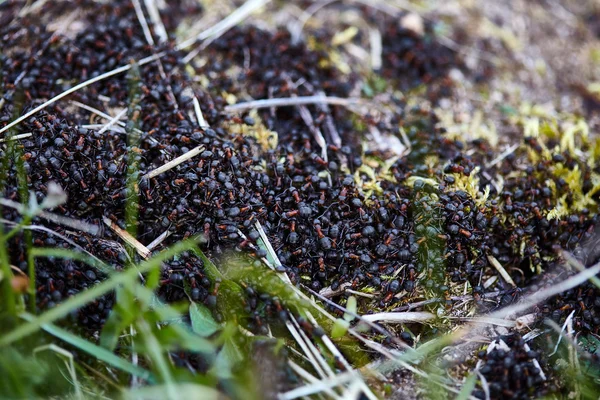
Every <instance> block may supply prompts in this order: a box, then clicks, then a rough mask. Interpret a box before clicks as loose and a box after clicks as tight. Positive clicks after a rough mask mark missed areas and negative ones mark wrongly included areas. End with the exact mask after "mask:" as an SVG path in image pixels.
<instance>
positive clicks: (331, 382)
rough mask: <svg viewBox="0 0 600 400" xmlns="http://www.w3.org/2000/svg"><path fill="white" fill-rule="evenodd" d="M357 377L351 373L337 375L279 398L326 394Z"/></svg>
mask: <svg viewBox="0 0 600 400" xmlns="http://www.w3.org/2000/svg"><path fill="white" fill-rule="evenodd" d="M353 378H355V375H354V374H352V373H350V372H344V373H342V374H339V375H336V376H334V377H332V378H329V379H326V380H325V379H324V380H322V381H317V382H314V383H310V384H308V385H304V386H300V387H298V388H296V389H292V390H290V391H289V392H285V393H282V394H280V395H279V396H278V397H279V399H281V400H292V399H296V398H298V397H304V396H310V395H312V394H316V393H320V392H325V391H326V389H332V388H334V387H336V386H340V385H343V384H346V383H349V382H351V381H352V379H353ZM336 397H337V398H339V396H336Z"/></svg>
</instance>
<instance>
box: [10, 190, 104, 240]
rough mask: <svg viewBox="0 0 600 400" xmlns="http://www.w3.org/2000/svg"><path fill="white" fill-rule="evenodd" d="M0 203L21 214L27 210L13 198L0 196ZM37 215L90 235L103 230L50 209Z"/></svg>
mask: <svg viewBox="0 0 600 400" xmlns="http://www.w3.org/2000/svg"><path fill="white" fill-rule="evenodd" d="M0 204H1V205H3V206H5V207H9V208H12V209H14V210H16V211H17V212H18V213H19V214H21V215H25V213H26V211H27V210H26V208H25V207H24V206H23V205H22V204H20V203H17V202H15V201H12V200H8V199H1V198H0ZM36 216H37V217H41V218H43V219H45V220H47V221H50V222H54V223H55V224H57V225H62V226H66V227H69V228H73V229H76V230H78V231H82V232H86V233H89V234H90V235H94V236H99V235H100V232H101V229H100V227H99V226H97V225H93V224H89V223H87V222H83V221H79V220H76V219H73V218H69V217H64V216H62V215H57V214H53V213H51V212H48V211H42V212H40V213H39V214H37V215H36Z"/></svg>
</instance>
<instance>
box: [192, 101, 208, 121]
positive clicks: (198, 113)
mask: <svg viewBox="0 0 600 400" xmlns="http://www.w3.org/2000/svg"><path fill="white" fill-rule="evenodd" d="M193 101H194V111H195V112H196V119H197V120H198V126H199V127H200V128H202V129H206V128H209V127H210V126H209V125H208V123H207V122H206V120H205V119H204V115H202V109H201V108H200V102H199V101H198V98H197V97H196V96H194V97H193Z"/></svg>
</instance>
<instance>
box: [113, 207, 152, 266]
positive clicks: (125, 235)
mask: <svg viewBox="0 0 600 400" xmlns="http://www.w3.org/2000/svg"><path fill="white" fill-rule="evenodd" d="M102 221H104V223H105V224H106V226H108V227H109V228H110V229H111V230H112V231H113V232H114V233H116V234H117V236H119V237H120V238H121V239H123V240H124V241H125V243H127V244H129V245H130V246H131V247H133V248H134V249H135V250H136V251H137V252H138V254H139V255H140V256H142V258H144V259H148V258H149V257H150V255H151V254H152V252H151V251H150V250H148V248H147V247H146V246H144V245H143V244H141V243H140V242H139V241H138V240H137V239H136V238H134V237H133V236H131V234H130V233H129V232H127V231H126V230H123V229H121V227H119V226H118V225H117V224H115V223H114V222H113V221H111V220H110V219H109V218H107V217H102Z"/></svg>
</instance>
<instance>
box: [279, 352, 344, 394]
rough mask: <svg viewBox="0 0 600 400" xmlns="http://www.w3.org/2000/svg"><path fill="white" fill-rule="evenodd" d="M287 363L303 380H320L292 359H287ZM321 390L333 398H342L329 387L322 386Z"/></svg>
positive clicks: (314, 382)
mask: <svg viewBox="0 0 600 400" xmlns="http://www.w3.org/2000/svg"><path fill="white" fill-rule="evenodd" d="M288 365H289V366H290V368H291V369H292V370H294V372H295V373H296V374H298V376H300V377H301V378H302V379H304V380H305V381H307V382H309V383H312V384H316V383H317V382H321V381H320V380H318V379H317V378H315V377H314V376H312V375H311V374H310V373H309V372H308V371H306V370H305V369H304V368H302V367H301V366H299V365H298V364H296V363H295V362H293V361H292V360H288ZM323 392H325V393H327V394H328V395H329V396H331V398H333V399H335V400H342V397H340V395H338V394H337V393H335V392H334V391H333V390H332V389H331V388H330V387H325V388H323Z"/></svg>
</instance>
